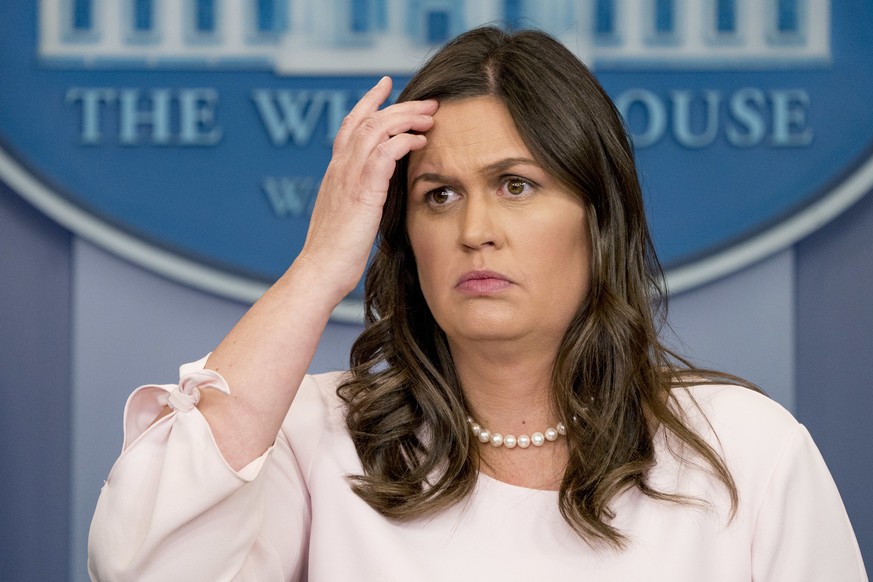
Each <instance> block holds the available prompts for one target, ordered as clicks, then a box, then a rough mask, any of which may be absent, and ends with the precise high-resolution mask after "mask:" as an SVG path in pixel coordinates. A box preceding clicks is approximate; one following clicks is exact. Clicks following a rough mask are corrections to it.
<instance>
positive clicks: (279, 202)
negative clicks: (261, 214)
mask: <svg viewBox="0 0 873 582" xmlns="http://www.w3.org/2000/svg"><path fill="white" fill-rule="evenodd" d="M262 188H263V190H264V193H265V194H266V195H267V199H268V200H269V201H270V206H272V207H273V212H274V213H275V214H276V216H280V217H285V216H291V217H293V218H298V217H301V216H303V215H304V214H306V215H308V214H311V213H312V206H313V205H314V204H315V198H316V195H317V194H318V188H317V186H316V183H315V181H314V180H313V179H312V178H265V179H264V183H263V184H262Z"/></svg>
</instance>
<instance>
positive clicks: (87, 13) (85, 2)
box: [72, 0, 94, 31]
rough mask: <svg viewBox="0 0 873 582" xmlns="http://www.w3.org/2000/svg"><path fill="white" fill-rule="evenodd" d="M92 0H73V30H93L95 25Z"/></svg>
mask: <svg viewBox="0 0 873 582" xmlns="http://www.w3.org/2000/svg"><path fill="white" fill-rule="evenodd" d="M92 8H93V7H92V5H91V0H74V1H73V22H72V25H73V30H76V31H86V30H91V27H92V26H93V25H94V19H93V15H92V14H91V10H92Z"/></svg>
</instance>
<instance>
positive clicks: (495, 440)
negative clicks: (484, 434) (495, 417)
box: [491, 432, 503, 447]
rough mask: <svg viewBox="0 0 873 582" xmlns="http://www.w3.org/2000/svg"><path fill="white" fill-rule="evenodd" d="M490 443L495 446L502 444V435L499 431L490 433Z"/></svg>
mask: <svg viewBox="0 0 873 582" xmlns="http://www.w3.org/2000/svg"><path fill="white" fill-rule="evenodd" d="M491 444H492V445H494V446H495V447H499V446H500V445H502V444H503V435H502V434H500V433H499V432H495V433H494V434H492V435H491Z"/></svg>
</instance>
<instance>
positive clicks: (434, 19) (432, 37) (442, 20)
mask: <svg viewBox="0 0 873 582" xmlns="http://www.w3.org/2000/svg"><path fill="white" fill-rule="evenodd" d="M450 30H451V16H450V15H449V13H448V12H447V11H445V10H434V11H433V12H429V13H428V14H427V42H429V43H431V44H439V43H442V42H445V41H447V40H448V39H449V35H450Z"/></svg>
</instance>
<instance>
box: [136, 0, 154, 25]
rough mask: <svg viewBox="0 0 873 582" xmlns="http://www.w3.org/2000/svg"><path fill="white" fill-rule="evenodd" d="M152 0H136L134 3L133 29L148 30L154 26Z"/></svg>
mask: <svg viewBox="0 0 873 582" xmlns="http://www.w3.org/2000/svg"><path fill="white" fill-rule="evenodd" d="M152 4H153V2H152V0H136V1H135V2H134V4H133V29H134V30H137V31H140V32H147V31H150V30H152V28H154V25H155V24H154V15H153V11H154V6H153V5H152Z"/></svg>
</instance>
